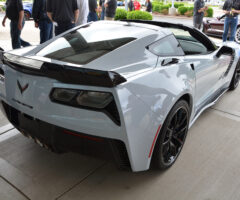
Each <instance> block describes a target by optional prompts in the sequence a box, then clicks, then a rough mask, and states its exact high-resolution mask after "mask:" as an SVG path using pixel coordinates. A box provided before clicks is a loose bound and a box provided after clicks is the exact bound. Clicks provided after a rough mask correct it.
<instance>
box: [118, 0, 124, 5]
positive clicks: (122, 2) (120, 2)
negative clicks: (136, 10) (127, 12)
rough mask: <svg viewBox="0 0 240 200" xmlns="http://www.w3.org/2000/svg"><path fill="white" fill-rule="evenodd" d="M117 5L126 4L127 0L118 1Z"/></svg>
mask: <svg viewBox="0 0 240 200" xmlns="http://www.w3.org/2000/svg"><path fill="white" fill-rule="evenodd" d="M117 6H125V1H117Z"/></svg>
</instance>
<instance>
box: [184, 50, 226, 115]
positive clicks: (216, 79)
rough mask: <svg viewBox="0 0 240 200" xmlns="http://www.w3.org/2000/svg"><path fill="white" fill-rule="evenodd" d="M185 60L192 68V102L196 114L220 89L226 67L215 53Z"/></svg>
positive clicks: (187, 57)
mask: <svg viewBox="0 0 240 200" xmlns="http://www.w3.org/2000/svg"><path fill="white" fill-rule="evenodd" d="M185 60H186V62H187V63H190V65H192V66H193V68H194V72H195V96H194V100H195V113H198V112H199V111H200V110H201V109H202V108H203V107H204V106H206V105H207V104H208V103H210V102H209V101H211V99H213V98H214V96H215V95H217V91H218V89H219V88H220V87H221V77H222V75H223V71H224V68H226V67H227V65H226V63H224V62H223V59H222V58H221V59H219V58H217V57H216V56H215V53H210V54H206V55H187V56H185Z"/></svg>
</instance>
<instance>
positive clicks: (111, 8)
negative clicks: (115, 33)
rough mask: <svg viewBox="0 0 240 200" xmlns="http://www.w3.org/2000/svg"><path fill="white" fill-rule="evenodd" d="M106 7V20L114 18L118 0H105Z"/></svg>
mask: <svg viewBox="0 0 240 200" xmlns="http://www.w3.org/2000/svg"><path fill="white" fill-rule="evenodd" d="M104 7H105V20H114V17H115V14H116V9H117V0H107V1H105V4H104Z"/></svg>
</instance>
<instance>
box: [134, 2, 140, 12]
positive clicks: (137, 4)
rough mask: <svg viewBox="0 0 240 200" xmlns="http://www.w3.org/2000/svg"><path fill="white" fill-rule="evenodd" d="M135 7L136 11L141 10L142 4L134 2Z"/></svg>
mask: <svg viewBox="0 0 240 200" xmlns="http://www.w3.org/2000/svg"><path fill="white" fill-rule="evenodd" d="M133 5H134V9H135V10H140V9H141V4H140V3H139V2H138V1H137V0H134V2H133Z"/></svg>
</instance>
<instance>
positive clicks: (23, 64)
mask: <svg viewBox="0 0 240 200" xmlns="http://www.w3.org/2000/svg"><path fill="white" fill-rule="evenodd" d="M2 62H3V63H4V64H6V65H7V66H9V67H11V68H13V69H15V70H16V71H20V72H22V73H25V74H30V75H35V76H44V77H48V78H52V79H55V80H58V81H60V82H62V83H68V84H80V85H89V86H100V87H109V88H111V87H115V86H117V85H119V84H121V83H124V82H126V81H127V80H126V79H125V78H124V77H122V76H121V75H120V74H118V73H116V72H113V71H101V70H95V69H87V68H82V67H79V66H74V65H72V66H71V65H62V64H57V63H49V62H45V61H39V60H35V59H32V58H27V57H22V56H17V55H13V54H9V53H4V54H3V59H2Z"/></svg>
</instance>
